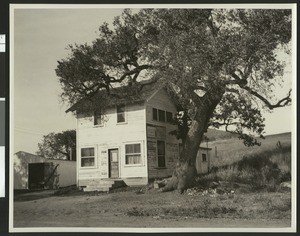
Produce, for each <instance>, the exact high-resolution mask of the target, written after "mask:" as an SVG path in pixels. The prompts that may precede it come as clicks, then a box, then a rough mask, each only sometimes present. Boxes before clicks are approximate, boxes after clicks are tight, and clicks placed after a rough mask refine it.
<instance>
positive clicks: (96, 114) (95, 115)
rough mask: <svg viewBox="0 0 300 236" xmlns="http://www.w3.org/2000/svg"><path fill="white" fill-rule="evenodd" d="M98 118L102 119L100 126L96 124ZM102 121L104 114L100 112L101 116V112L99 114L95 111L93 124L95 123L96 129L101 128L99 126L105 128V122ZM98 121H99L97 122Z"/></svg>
mask: <svg viewBox="0 0 300 236" xmlns="http://www.w3.org/2000/svg"><path fill="white" fill-rule="evenodd" d="M97 118H100V123H99V124H98V123H97V124H96V120H97ZM102 119H103V116H102V114H101V111H100V114H99V112H97V111H94V113H93V122H94V127H99V126H103V122H102ZM97 121H98V120H97Z"/></svg>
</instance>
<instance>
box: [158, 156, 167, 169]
mask: <svg viewBox="0 0 300 236" xmlns="http://www.w3.org/2000/svg"><path fill="white" fill-rule="evenodd" d="M158 167H166V160H165V156H158Z"/></svg>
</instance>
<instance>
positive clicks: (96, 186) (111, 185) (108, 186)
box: [83, 179, 126, 192]
mask: <svg viewBox="0 0 300 236" xmlns="http://www.w3.org/2000/svg"><path fill="white" fill-rule="evenodd" d="M125 186H126V184H125V182H124V181H123V180H121V179H99V180H98V181H95V180H93V181H90V182H88V183H87V184H86V187H85V188H83V191H84V192H92V191H99V192H109V191H110V190H112V189H115V188H120V187H125Z"/></svg>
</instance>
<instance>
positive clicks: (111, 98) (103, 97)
mask: <svg viewBox="0 0 300 236" xmlns="http://www.w3.org/2000/svg"><path fill="white" fill-rule="evenodd" d="M165 87H166V85H165V83H164V82H160V81H154V82H151V80H145V81H140V82H138V83H135V84H132V85H127V86H121V87H116V88H112V89H110V91H109V94H108V93H107V91H106V90H101V91H99V92H98V93H97V94H95V95H94V96H93V97H91V98H84V99H82V100H80V101H79V102H77V103H75V104H74V105H73V106H71V107H70V108H69V109H68V110H66V112H73V111H78V110H85V109H88V110H89V107H93V105H92V104H93V103H94V104H95V103H97V104H98V103H99V104H101V102H102V103H103V102H104V101H105V106H106V107H112V106H116V105H121V104H126V105H130V104H137V103H144V102H146V101H148V100H149V99H150V98H151V97H152V96H153V95H154V94H155V93H156V92H157V91H159V90H160V89H164V88H165ZM170 98H171V99H172V100H173V102H174V103H175V104H176V105H177V106H179V103H178V101H177V100H176V99H175V98H174V96H170ZM90 110H92V109H90Z"/></svg>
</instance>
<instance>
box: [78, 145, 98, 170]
mask: <svg viewBox="0 0 300 236" xmlns="http://www.w3.org/2000/svg"><path fill="white" fill-rule="evenodd" d="M80 154H81V155H80V156H81V167H92V166H95V148H93V147H89V148H81V153H80Z"/></svg>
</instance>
